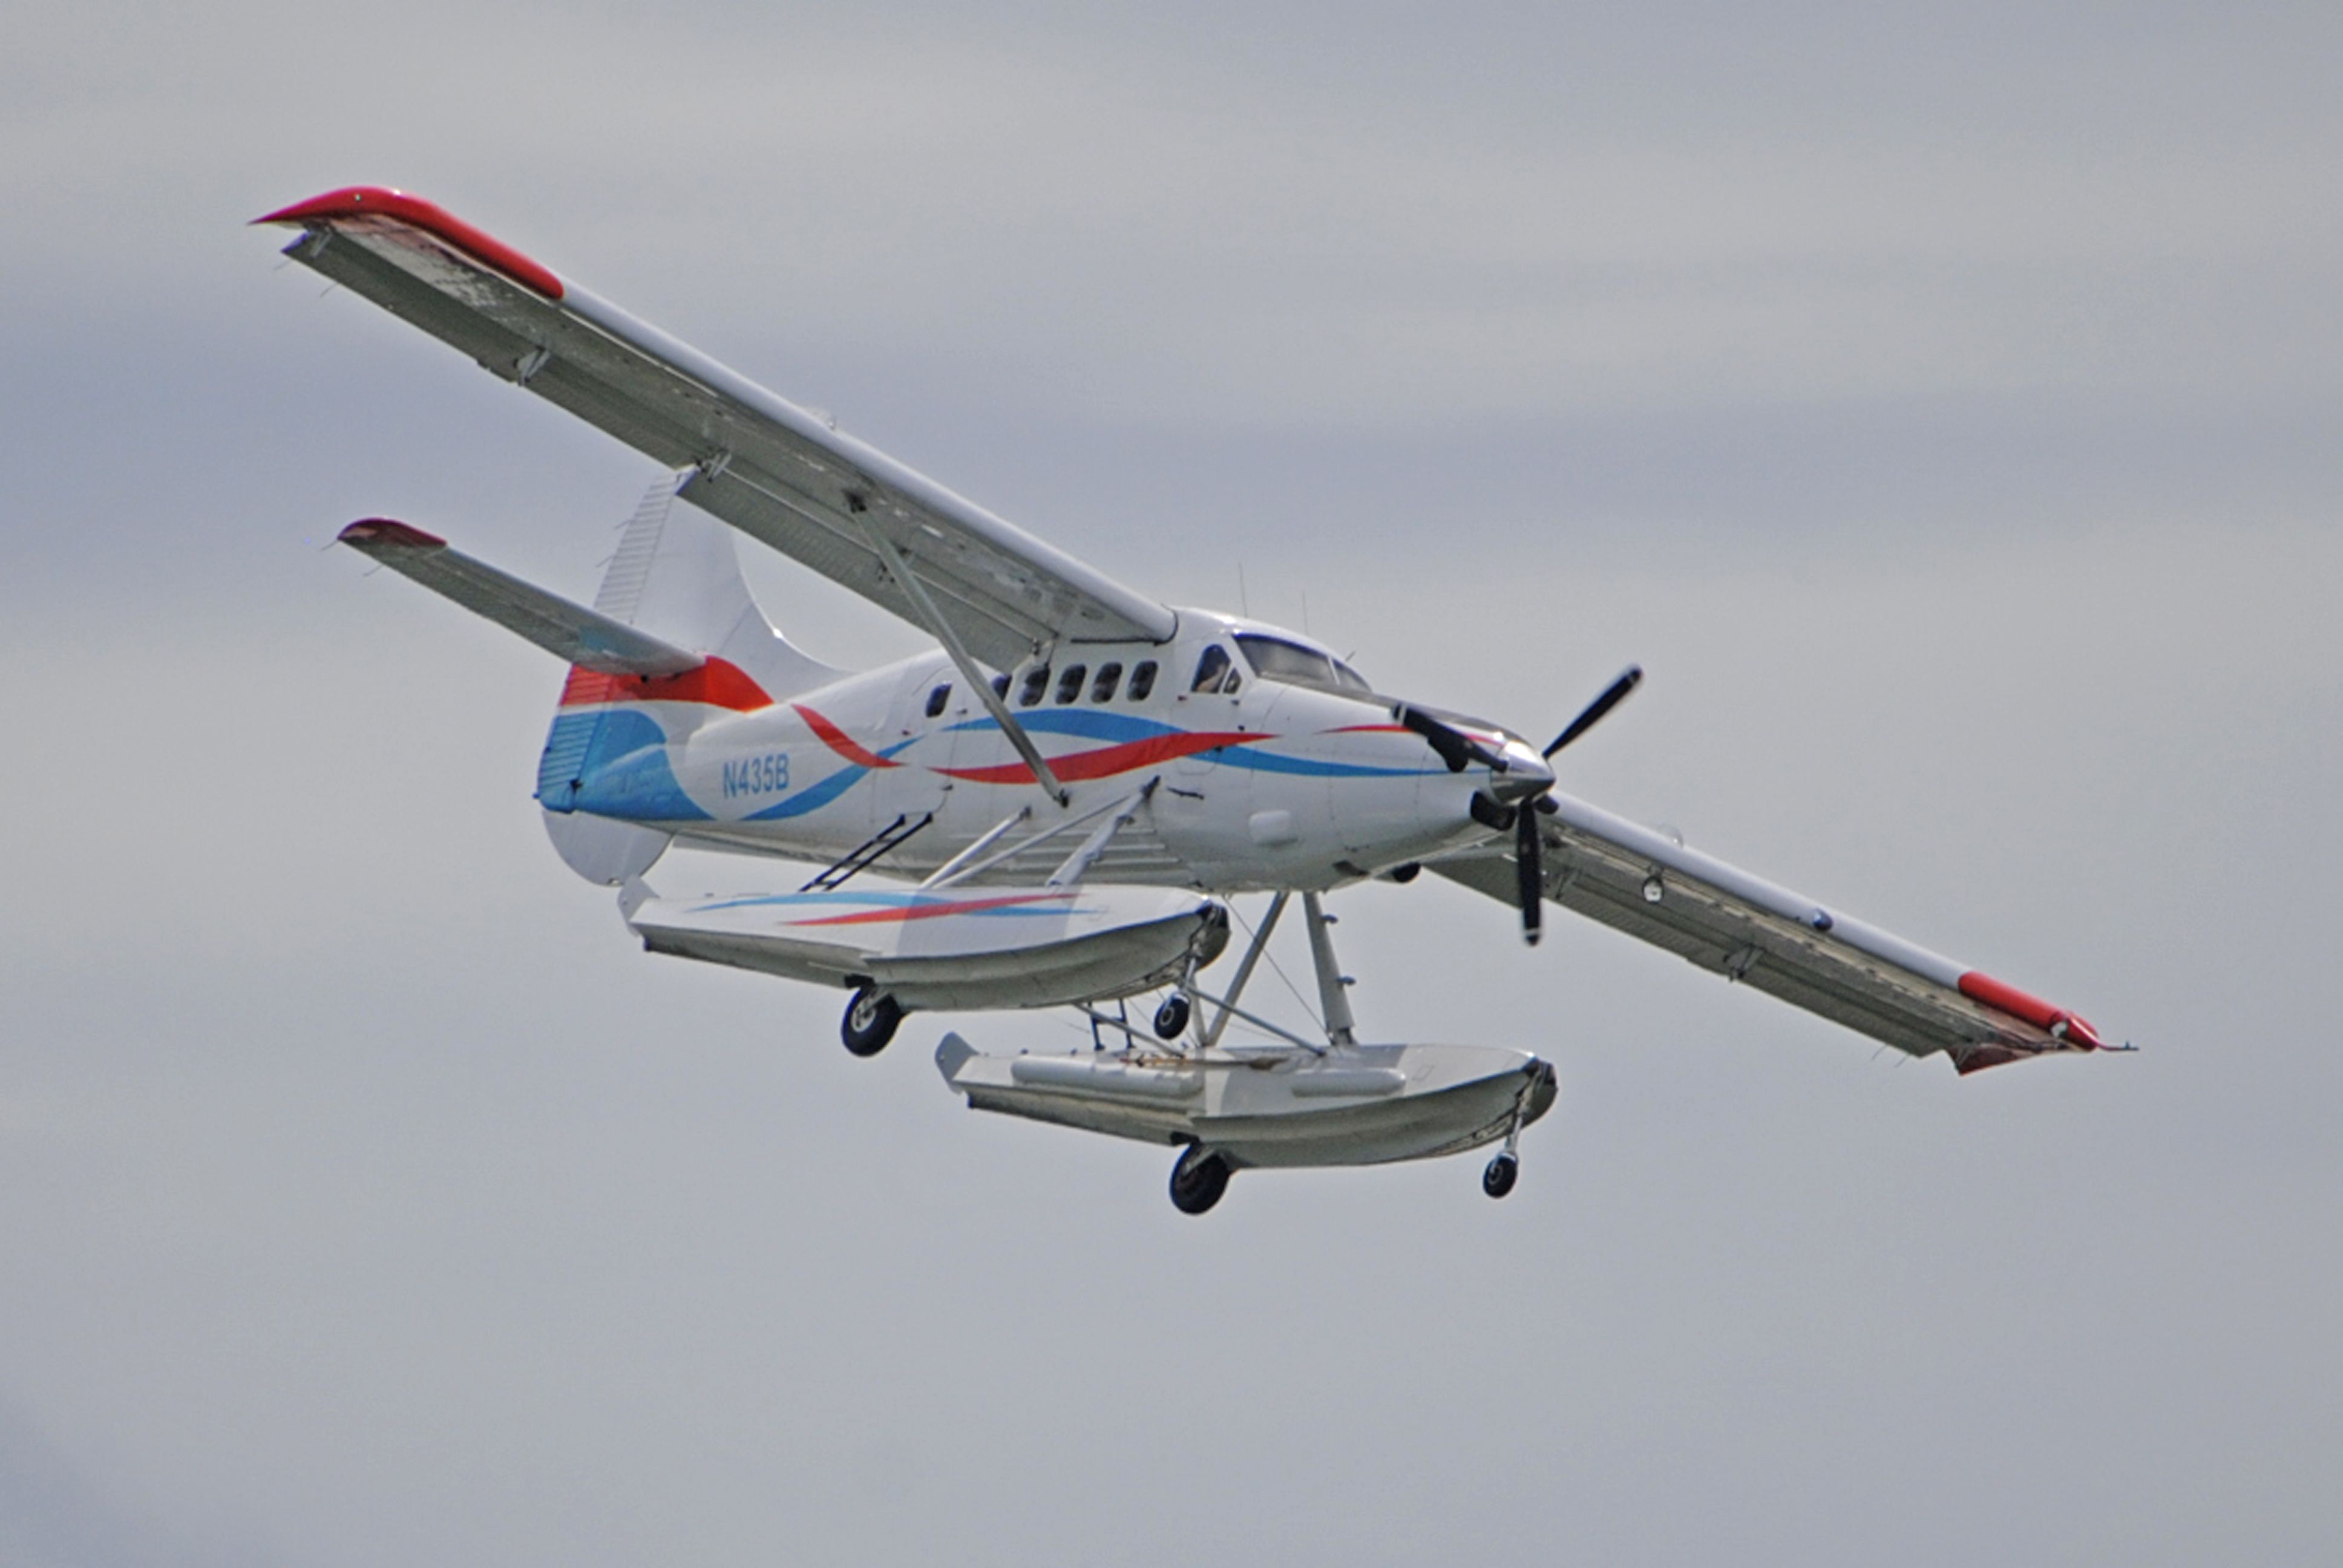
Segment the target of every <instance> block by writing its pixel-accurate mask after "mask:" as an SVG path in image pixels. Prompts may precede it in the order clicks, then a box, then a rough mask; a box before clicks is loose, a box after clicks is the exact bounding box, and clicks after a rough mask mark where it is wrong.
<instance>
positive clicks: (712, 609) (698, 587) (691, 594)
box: [594, 469, 846, 700]
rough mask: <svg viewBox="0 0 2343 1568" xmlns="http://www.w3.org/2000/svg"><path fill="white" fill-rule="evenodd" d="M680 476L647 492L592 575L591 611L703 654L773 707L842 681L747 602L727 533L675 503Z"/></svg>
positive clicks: (736, 556) (661, 481) (668, 478)
mask: <svg viewBox="0 0 2343 1568" xmlns="http://www.w3.org/2000/svg"><path fill="white" fill-rule="evenodd" d="M689 474H690V470H689V469H686V470H684V471H683V472H682V473H679V474H669V475H667V476H665V477H662V478H660V479H659V481H658V482H657V483H655V484H653V485H652V486H651V487H650V489H649V491H648V492H647V493H646V494H645V495H644V497H643V500H642V505H640V506H639V507H637V508H635V515H634V517H633V518H631V519H630V520H629V521H628V524H627V528H626V532H625V533H624V534H622V535H621V536H620V537H619V539H618V553H617V554H615V555H613V556H612V557H611V558H610V566H609V569H608V571H606V572H605V573H603V575H602V586H601V588H600V589H599V590H598V592H597V593H596V594H595V595H594V608H596V609H597V610H598V611H600V612H601V613H602V614H604V615H606V616H608V617H609V618H611V619H613V620H617V621H622V622H624V623H625V624H627V625H628V626H631V627H634V628H636V629H638V630H639V631H644V632H648V633H649V634H650V635H651V636H653V637H655V638H659V639H661V640H662V641H666V642H671V643H675V644H678V645H679V646H681V647H684V648H691V649H694V650H695V651H697V652H700V653H706V654H711V655H713V656H715V657H716V658H721V659H723V660H724V661H726V662H727V663H729V664H731V665H733V666H734V667H736V668H739V670H740V671H741V672H742V673H743V674H745V675H747V676H748V677H749V679H751V680H753V681H755V682H756V683H757V685H758V686H759V688H761V689H763V690H764V691H765V693H766V694H767V695H768V696H769V697H772V698H774V699H777V700H778V699H780V698H784V697H793V696H795V695H797V694H798V693H799V692H801V691H810V690H812V689H814V688H815V687H817V686H823V685H827V684H828V683H829V682H830V681H833V680H836V679H837V678H839V677H840V676H841V675H843V674H844V673H846V672H845V671H843V670H840V669H833V668H830V666H829V665H826V664H823V663H821V662H820V661H819V660H817V659H812V658H807V657H806V656H805V655H804V654H803V653H800V652H799V651H798V649H797V648H795V647H793V646H792V645H791V644H790V642H789V638H785V637H783V636H782V635H781V634H780V633H779V631H777V630H775V629H774V628H773V624H772V623H771V622H770V621H769V620H767V619H766V618H765V614H764V611H762V610H760V609H759V608H757V601H756V600H755V599H754V598H751V597H750V596H749V585H748V583H747V582H746V581H744V580H743V579H742V578H741V576H740V558H739V554H738V553H737V552H736V551H735V549H734V548H733V542H732V529H731V528H730V527H729V526H728V525H727V524H724V523H720V522H718V521H717V520H716V519H715V518H711V517H709V515H708V514H707V513H706V512H703V511H701V510H699V508H697V507H691V506H682V507H679V506H677V505H676V504H675V503H676V491H677V489H678V488H679V487H680V486H681V485H682V483H683V481H684V480H685V479H686V478H687V477H689Z"/></svg>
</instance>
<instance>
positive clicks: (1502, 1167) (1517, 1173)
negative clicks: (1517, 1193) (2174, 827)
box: [1481, 1154, 1522, 1198]
mask: <svg viewBox="0 0 2343 1568" xmlns="http://www.w3.org/2000/svg"><path fill="white" fill-rule="evenodd" d="M1521 1179H1522V1162H1521V1161H1519V1160H1517V1159H1515V1158H1514V1157H1513V1155H1511V1154H1500V1155H1498V1156H1497V1157H1496V1158H1495V1159H1494V1160H1492V1161H1489V1168H1488V1169H1487V1170H1485V1171H1482V1172H1481V1191H1483V1192H1486V1193H1487V1194H1488V1195H1489V1196H1490V1197H1492V1198H1502V1197H1503V1196H1504V1195H1505V1194H1506V1193H1508V1192H1510V1191H1513V1183H1514V1182H1516V1181H1520V1180H1521Z"/></svg>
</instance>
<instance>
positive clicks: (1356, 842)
mask: <svg viewBox="0 0 2343 1568" xmlns="http://www.w3.org/2000/svg"><path fill="white" fill-rule="evenodd" d="M1240 636H1249V637H1252V638H1256V639H1258V638H1264V637H1272V638H1276V639H1278V640H1280V641H1282V642H1283V643H1284V644H1286V645H1288V646H1289V647H1290V648H1305V649H1313V650H1314V649H1315V645H1314V644H1311V643H1310V642H1309V641H1308V639H1307V638H1299V637H1296V636H1294V635H1293V634H1292V633H1289V632H1282V631H1278V630H1276V628H1266V627H1260V626H1257V625H1256V624H1255V623H1252V622H1249V621H1244V620H1241V619H1237V618H1232V617H1227V616H1222V615H1218V614H1214V613H1212V612H1209V611H1198V610H1183V611H1182V612H1181V614H1180V631H1179V635H1177V636H1176V637H1175V638H1173V639H1172V640H1171V641H1169V642H1165V643H1134V644H1131V645H1129V646H1124V645H1119V644H1106V643H1085V644H1078V645H1061V646H1060V648H1059V649H1058V650H1057V652H1056V656H1055V658H1051V659H1050V660H1048V661H1047V662H1046V663H1042V662H1035V663H1030V664H1028V665H1026V666H1024V667H1021V668H1018V669H1015V670H1011V671H1010V672H1009V673H1008V678H1007V679H1008V684H1007V692H1006V702H1007V704H1008V707H1009V709H1010V710H1011V713H1012V714H1013V715H1014V716H1015V717H1016V719H1018V721H1019V723H1020V724H1021V727H1022V728H1023V729H1025V730H1026V731H1027V733H1028V734H1029V735H1030V736H1031V738H1032V740H1033V742H1034V743H1035V745H1036V746H1037V747H1038V748H1039V749H1040V750H1041V754H1042V755H1043V757H1044V758H1045V759H1047V760H1048V761H1049V763H1050V766H1051V769H1052V770H1053V771H1054V772H1056V774H1057V775H1058V777H1059V779H1060V780H1061V783H1062V784H1063V785H1064V786H1065V787H1066V789H1067V790H1068V791H1069V794H1070V797H1071V799H1070V800H1069V801H1068V803H1067V804H1066V805H1065V806H1063V807H1061V806H1060V805H1058V804H1057V803H1056V802H1055V801H1053V800H1051V799H1050V798H1049V797H1048V796H1047V795H1046V793H1045V792H1044V791H1043V790H1042V789H1040V788H1038V787H1037V786H1036V785H1035V783H1034V782H1033V778H1032V774H1031V769H1029V768H1027V767H1026V765H1025V764H1024V763H1023V762H1022V761H1021V760H1020V759H1019V756H1018V753H1017V751H1016V749H1015V748H1014V747H1013V746H1012V744H1011V740H1010V739H1009V738H1008V736H1006V735H1005V734H1004V733H1003V732H1002V730H1001V727H1000V725H999V724H998V723H997V722H996V721H995V720H994V719H993V718H992V717H991V716H990V713H989V712H988V710H987V709H986V708H985V706H984V705H983V703H982V702H981V701H980V699H978V698H977V697H976V696H975V695H974V694H972V693H971V692H970V691H969V690H968V689H967V687H968V683H967V681H966V680H965V679H964V678H962V677H961V675H960V671H959V669H958V668H956V667H955V666H954V665H953V663H952V662H951V660H950V658H948V657H947V656H946V655H945V654H944V653H942V652H941V651H940V650H938V651H935V652H931V653H928V654H924V655H920V656H918V657H914V658H908V659H904V660H901V661H900V662H899V663H896V664H891V665H888V666H885V667H883V668H878V669H874V670H870V671H866V672H864V673H861V674H858V675H853V676H849V677H847V678H843V679H840V680H838V681H835V682H832V683H831V684H830V685H827V686H824V687H821V688H819V689H814V690H810V691H803V692H799V693H796V694H794V695H792V696H789V697H788V698H786V699H780V700H776V701H766V702H764V703H762V704H761V705H757V703H756V698H755V697H754V696H751V697H749V698H748V699H741V698H739V697H738V696H737V695H736V696H735V697H734V698H733V699H732V700H731V701H730V702H729V703H728V704H710V703H705V702H699V701H663V700H658V699H657V693H656V691H655V690H646V691H643V692H642V693H640V695H639V699H636V700H632V701H629V702H628V703H626V704H625V705H624V707H623V708H616V707H614V708H609V709H603V710H601V711H602V712H603V713H604V715H605V722H606V723H608V722H610V721H611V720H613V719H618V718H619V716H621V715H623V723H624V724H625V725H628V726H632V729H630V730H628V734H629V735H631V736H632V737H633V739H628V740H624V741H622V742H619V743H618V744H615V745H614V744H611V743H609V742H608V741H605V742H602V743H600V751H601V753H602V757H601V763H602V767H603V771H602V773H601V774H600V775H599V777H598V781H589V783H588V787H587V788H586V789H583V790H581V792H580V793H579V794H578V797H577V799H576V800H575V803H574V809H578V810H583V811H588V812H592V813H595V814H598V815H602V816H608V817H615V818H618V819H622V820H628V821H633V822H639V823H644V824H646V825H650V826H656V827H659V828H662V829H669V830H672V831H674V832H675V833H677V834H679V836H680V837H682V838H683V839H685V840H686V841H694V842H699V843H704V844H710V845H720V846H722V847H725V848H729V849H751V850H756V851H759V852H763V853H768V854H775V855H781V856H787V857H790V858H794V859H808V860H814V861H822V862H827V861H830V860H834V859H838V858H840V856H843V855H845V854H847V853H848V852H850V851H851V850H853V849H855V848H857V847H858V846H860V845H862V844H863V843H865V842H866V841H867V840H868V839H870V838H871V837H872V836H873V835H874V834H878V833H880V832H882V831H885V830H886V829H889V828H890V826H893V825H896V824H897V823H898V822H899V820H900V824H901V825H902V826H904V827H909V826H910V825H912V824H917V823H919V822H920V820H921V819H923V818H930V817H931V818H932V820H930V822H929V823H928V825H927V826H925V827H924V828H922V829H920V830H919V831H918V832H916V833H913V834H912V835H911V836H910V838H908V839H905V840H904V841H903V843H902V844H901V846H900V848H899V849H893V850H891V851H890V852H889V853H888V854H887V855H886V856H885V858H884V859H883V860H881V861H880V864H879V865H878V867H877V868H875V869H880V870H885V871H891V872H894V873H896V874H898V875H901V874H907V873H908V874H911V875H924V874H926V873H928V872H930V871H932V870H933V869H936V868H937V867H939V866H940V865H942V864H943V863H944V862H945V861H947V860H948V859H950V858H951V857H953V856H954V855H956V854H958V853H960V851H961V850H963V849H966V848H968V847H969V846H970V844H972V843H973V842H975V841H976V840H977V839H979V838H980V837H981V836H982V835H984V834H985V833H987V832H988V831H989V830H990V829H993V828H995V827H996V826H997V825H998V824H1000V823H1001V822H1002V821H1003V820H1004V819H1007V818H1010V817H1011V816H1012V815H1014V814H1015V813H1017V812H1018V811H1019V810H1020V809H1027V808H1030V809H1031V816H1030V817H1029V818H1028V819H1027V820H1026V822H1025V823H1022V824H1021V825H1020V827H1019V829H1017V830H1016V832H1015V834H1014V835H1013V836H1011V837H1009V838H1006V839H1003V840H1002V842H1003V843H1004V844H1008V843H1013V842H1015V841H1016V839H1018V838H1022V837H1024V836H1026V835H1027V834H1029V833H1031V831H1032V830H1033V829H1039V828H1043V827H1047V826H1049V825H1050V824H1051V822H1053V821H1060V820H1064V819H1068V818H1070V817H1073V816H1079V815H1080V814H1081V813H1083V812H1085V811H1088V810H1091V809H1092V808H1094V807H1099V806H1103V805H1106V804H1108V803H1110V802H1111V801H1114V800H1116V799H1121V798H1122V797H1125V796H1129V795H1131V794H1133V793H1134V792H1135V791H1138V790H1140V789H1142V788H1143V787H1146V786H1148V785H1149V784H1150V782H1151V781H1152V784H1153V788H1152V789H1151V791H1150V792H1149V795H1148V798H1147V800H1146V804H1145V807H1144V809H1141V810H1140V811H1139V812H1138V813H1137V814H1136V816H1135V818H1134V819H1133V820H1131V822H1130V823H1129V824H1128V825H1127V826H1125V827H1124V828H1123V829H1121V830H1120V831H1119V832H1117V833H1116V834H1115V836H1114V838H1113V839H1111V841H1110V842H1109V843H1108V845H1107V846H1106V848H1105V849H1104V850H1103V852H1102V853H1101V855H1100V856H1099V858H1098V859H1096V860H1095V862H1093V863H1092V864H1091V867H1090V869H1089V870H1088V871H1087V873H1086V875H1087V877H1088V879H1091V880H1096V881H1104V882H1127V883H1143V884H1154V885H1169V886H1181V887H1194V888H1201V889H1205V890H1211V891H1214V892H1221V893H1236V892H1245V891H1252V890H1270V889H1297V890H1308V889H1323V888H1328V887H1332V886H1334V885H1337V884H1340V883H1342V882H1345V881H1350V880H1354V879H1358V878H1361V877H1364V876H1368V875H1372V874H1373V873H1375V872H1379V871H1387V870H1391V869H1394V868H1398V867H1402V866H1404V865H1407V864H1409V863H1412V862H1414V861H1416V860H1419V859H1423V858H1425V857H1427V856H1431V855H1435V854H1438V853H1440V852H1442V851H1444V850H1450V849H1456V848H1459V847H1462V846H1463V845H1465V844H1468V843H1471V842H1473V841H1474V840H1475V839H1482V838H1485V837H1486V836H1487V833H1488V829H1486V828H1485V827H1484V826H1483V825H1482V824H1481V823H1480V822H1478V821H1476V820H1474V819H1473V814H1472V811H1471V801H1472V797H1473V794H1474V792H1475V791H1476V790H1479V791H1488V790H1489V789H1491V787H1492V777H1491V771H1490V769H1488V768H1487V767H1485V766H1483V765H1481V764H1478V763H1475V764H1473V765H1472V766H1469V767H1467V768H1466V769H1463V770H1462V771H1452V770H1451V769H1449V767H1448V766H1447V765H1446V764H1445V763H1444V762H1443V760H1442V759H1441V758H1440V757H1439V756H1438V755H1436V754H1435V753H1434V752H1433V749H1431V748H1430V747H1428V746H1427V745H1426V744H1425V742H1424V740H1423V738H1422V737H1420V736H1418V735H1416V734H1414V733H1412V732H1410V731H1409V730H1408V729H1404V728H1403V727H1402V726H1401V725H1400V724H1399V723H1398V722H1396V720H1395V719H1394V716H1393V703H1392V700H1391V699H1388V698H1384V697H1379V696H1376V695H1374V694H1373V693H1372V692H1370V691H1367V690H1366V689H1364V688H1363V683H1361V684H1359V685H1357V686H1356V687H1355V688H1353V687H1352V686H1348V685H1346V684H1344V683H1345V682H1355V681H1356V678H1355V677H1353V676H1351V675H1350V673H1349V672H1348V671H1347V670H1343V671H1342V679H1341V680H1330V681H1321V682H1312V683H1297V682H1296V681H1293V680H1291V679H1278V678H1269V677H1264V676H1263V675H1262V674H1261V673H1260V672H1259V671H1258V670H1257V669H1256V668H1254V665H1253V663H1252V658H1249V657H1248V654H1247V652H1246V651H1245V648H1246V646H1247V645H1246V644H1243V643H1241V642H1240V640H1239V638H1240ZM1260 646H1261V645H1260V643H1259V642H1258V641H1256V642H1255V643H1253V644H1252V648H1254V650H1255V657H1263V656H1262V655H1261V654H1260V651H1259V650H1260ZM1215 649H1217V650H1218V651H1217V652H1215V651H1214V650H1215ZM1317 651H1319V652H1321V653H1322V650H1317ZM1214 665H1219V666H1221V667H1222V669H1223V670H1224V673H1223V674H1222V676H1221V678H1219V679H1217V680H1215V679H1212V678H1210V676H1211V671H1212V666H1214ZM1150 666H1151V667H1152V669H1151V676H1152V678H1151V680H1150V679H1148V678H1147V675H1146V673H1145V672H1146V671H1147V668H1148V667H1150ZM1336 668H1339V667H1336ZM1200 672H1202V673H1203V674H1205V675H1206V677H1207V678H1205V679H1203V680H1201V681H1200V679H1199V675H1200ZM1135 676H1136V677H1138V678H1137V680H1136V681H1134V677H1135ZM939 692H940V693H941V695H940V696H939V695H938V694H939ZM564 711H565V716H566V721H568V722H571V723H584V722H587V721H588V713H589V712H593V711H595V705H593V704H590V703H588V704H581V705H575V706H573V707H572V708H567V709H565V710H564ZM573 714H574V716H575V717H574V718H570V717H568V716H570V715H573ZM645 719H649V720H654V721H656V725H657V729H656V730H653V729H651V728H650V727H649V725H648V724H646V723H644V722H643V721H644V720H645ZM1455 722H1457V723H1458V727H1459V728H1461V729H1464V730H1465V731H1466V732H1467V733H1470V734H1471V735H1473V737H1475V738H1476V739H1478V740H1480V741H1481V742H1482V743H1483V745H1485V746H1487V747H1488V748H1490V749H1492V750H1494V751H1497V752H1499V753H1501V754H1502V755H1503V756H1504V757H1505V758H1506V759H1508V761H1509V763H1510V765H1511V767H1512V769H1513V772H1512V773H1511V774H1510V775H1509V778H1508V779H1507V782H1508V783H1509V784H1513V783H1515V782H1516V781H1525V780H1527V779H1532V778H1547V777H1550V776H1549V775H1547V774H1546V773H1545V770H1544V762H1543V759H1540V758H1539V756H1538V754H1537V752H1536V750H1535V749H1534V748H1531V747H1529V746H1528V745H1526V744H1525V743H1524V742H1523V741H1522V740H1521V739H1519V738H1517V737H1514V736H1511V735H1508V734H1506V733H1504V732H1503V731H1502V730H1499V729H1495V728H1494V727H1492V726H1487V725H1483V724H1478V723H1473V722H1470V721H1455ZM558 733H559V730H558V727H557V734H558ZM637 740H639V741H640V742H641V744H640V745H637V744H636V741H637ZM550 804H551V802H548V805H550ZM554 809H558V807H557V808H554ZM1086 832H1087V829H1082V830H1078V831H1074V832H1071V833H1069V834H1067V835H1063V836H1061V837H1060V838H1059V839H1054V840H1052V841H1051V842H1050V843H1048V844H1046V845H1042V846H1041V847H1039V848H1037V849H1035V850H1033V851H1031V853H1030V854H1028V855H1025V856H1021V857H1019V858H1018V859H1016V860H1014V861H1011V862H1009V863H1006V864H1003V865H1001V866H1000V867H999V868H997V869H995V870H994V871H992V872H991V873H990V875H989V876H988V877H987V878H986V879H996V880H1012V879H1022V880H1038V879H1040V878H1041V876H1045V875H1046V874H1047V873H1048V870H1049V869H1050V868H1051V866H1054V865H1055V864H1057V863H1058V861H1059V860H1061V859H1062V858H1063V857H1064V856H1066V855H1067V854H1069V853H1071V851H1072V850H1073V849H1075V848H1076V846H1077V844H1078V843H1080V842H1081V839H1082V838H1083V837H1084V836H1085V834H1086Z"/></svg>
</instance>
